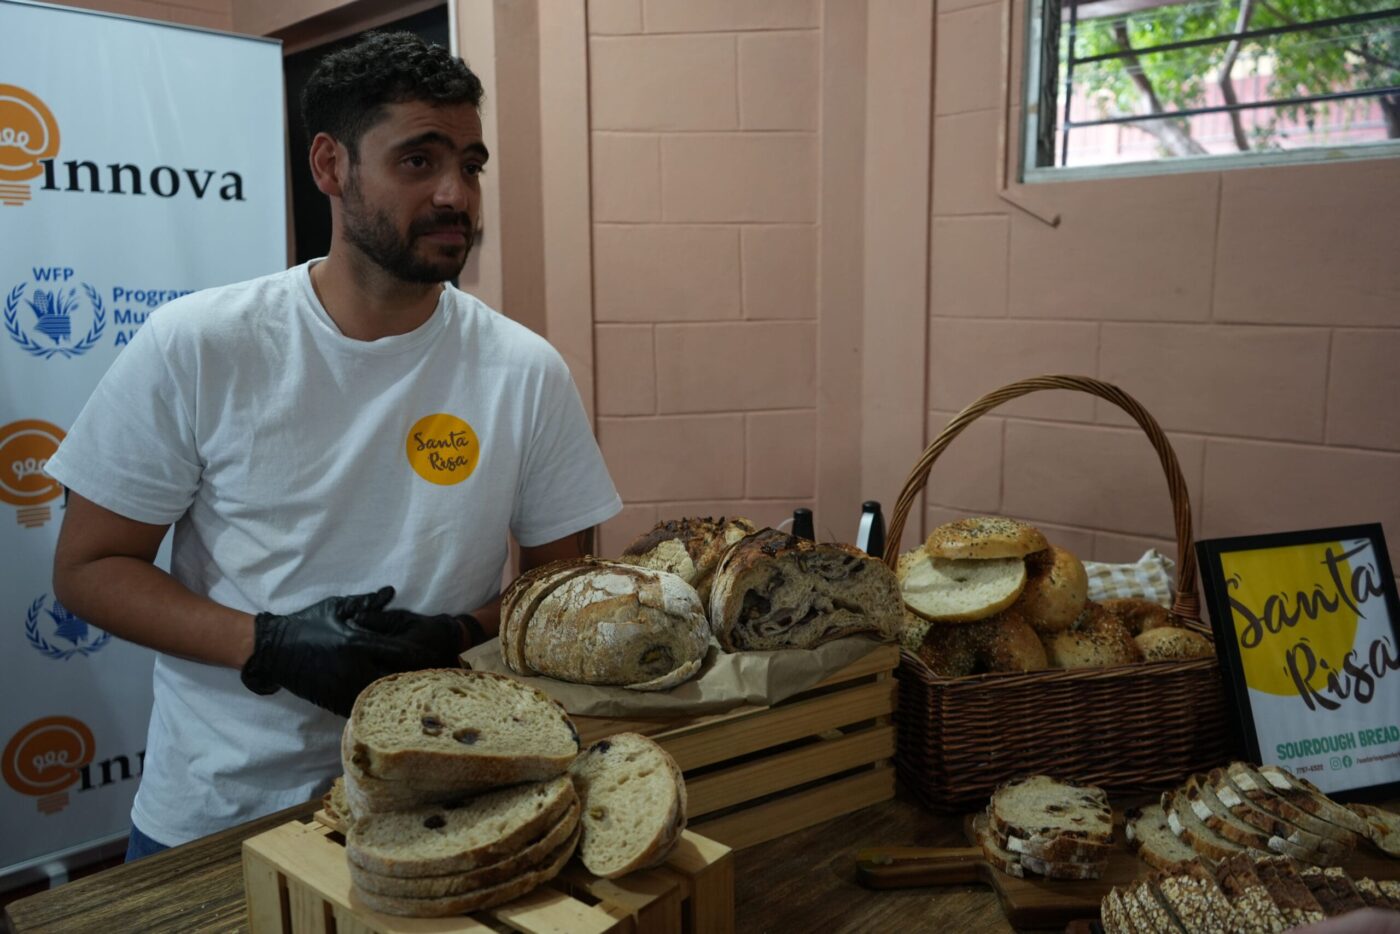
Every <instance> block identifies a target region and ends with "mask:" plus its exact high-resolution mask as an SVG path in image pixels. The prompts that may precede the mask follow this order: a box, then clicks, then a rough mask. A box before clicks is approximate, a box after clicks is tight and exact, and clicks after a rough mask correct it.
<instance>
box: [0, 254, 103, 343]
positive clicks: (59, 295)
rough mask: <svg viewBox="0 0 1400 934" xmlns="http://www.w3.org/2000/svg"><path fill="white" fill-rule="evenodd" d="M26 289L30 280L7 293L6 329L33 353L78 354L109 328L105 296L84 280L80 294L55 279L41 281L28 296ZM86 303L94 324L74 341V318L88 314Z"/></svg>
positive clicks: (17, 341)
mask: <svg viewBox="0 0 1400 934" xmlns="http://www.w3.org/2000/svg"><path fill="white" fill-rule="evenodd" d="M43 271H45V272H47V271H48V270H43ZM64 271H65V272H68V273H70V274H71V272H72V270H64ZM27 289H29V283H27V282H21V283H20V284H19V285H17V286H15V287H14V288H13V289H11V290H10V292H9V294H8V295H6V296H5V331H6V333H8V334H9V335H10V339H11V340H13V341H14V342H15V343H16V344H19V345H20V347H23V348H24V349H25V351H27V352H28V353H29V355H30V356H34V357H39V358H41V359H44V360H47V359H49V358H50V357H78V356H81V355H82V354H85V353H87V352H88V351H89V350H91V349H92V348H93V347H94V346H95V345H96V344H97V342H98V340H100V339H101V337H102V331H103V329H105V328H106V327H107V313H106V310H105V309H103V307H102V296H101V295H99V294H98V293H97V290H96V289H94V288H93V287H92V286H90V285H87V284H86V283H83V284H82V292H81V293H79V291H78V286H69V285H67V283H66V281H63V280H55V281H40V282H39V283H37V284H36V285H35V287H34V288H33V289H32V290H30V291H29V294H27V295H26V294H25V292H26V290H27ZM84 296H85V297H86V302H85V301H84ZM84 306H86V307H87V308H90V309H91V317H92V324H91V326H90V327H89V328H88V329H87V333H86V334H84V335H83V336H82V337H81V338H80V339H78V340H76V341H75V340H74V339H73V330H74V328H73V323H74V322H73V319H74V317H75V316H77V315H78V314H80V313H85V308H84Z"/></svg>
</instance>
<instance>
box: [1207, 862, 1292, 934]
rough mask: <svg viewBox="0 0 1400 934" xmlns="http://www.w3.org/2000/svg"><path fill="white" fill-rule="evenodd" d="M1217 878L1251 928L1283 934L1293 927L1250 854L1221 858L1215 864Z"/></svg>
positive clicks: (1272, 933) (1273, 933)
mask: <svg viewBox="0 0 1400 934" xmlns="http://www.w3.org/2000/svg"><path fill="white" fill-rule="evenodd" d="M1215 879H1216V882H1218V883H1219V884H1220V888H1221V889H1222V890H1223V891H1224V892H1225V894H1226V895H1228V896H1230V900H1231V902H1233V903H1234V905H1235V908H1236V910H1237V911H1238V912H1239V913H1240V915H1241V917H1242V919H1243V920H1244V921H1245V923H1246V924H1247V925H1248V929H1249V930H1260V931H1268V932H1271V934H1281V932H1283V931H1286V930H1288V928H1290V927H1291V926H1292V925H1291V924H1290V923H1289V921H1288V919H1287V918H1286V917H1285V916H1284V914H1283V911H1282V909H1281V908H1280V907H1279V905H1278V904H1277V903H1276V902H1275V901H1274V899H1273V896H1272V895H1270V894H1269V889H1268V887H1267V886H1266V885H1265V884H1264V880H1262V879H1260V878H1259V873H1258V872H1257V871H1256V870H1255V868H1254V861H1253V860H1252V859H1250V858H1249V857H1248V856H1245V855H1243V854H1241V855H1236V856H1232V857H1230V858H1229V859H1226V860H1222V861H1221V862H1220V863H1219V864H1217V865H1216V867H1215Z"/></svg>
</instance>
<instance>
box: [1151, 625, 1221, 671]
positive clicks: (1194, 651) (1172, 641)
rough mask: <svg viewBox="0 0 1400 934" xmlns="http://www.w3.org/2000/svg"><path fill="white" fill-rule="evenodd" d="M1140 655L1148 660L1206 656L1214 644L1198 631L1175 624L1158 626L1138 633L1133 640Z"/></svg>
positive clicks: (1213, 649) (1213, 652)
mask: <svg viewBox="0 0 1400 934" xmlns="http://www.w3.org/2000/svg"><path fill="white" fill-rule="evenodd" d="M1133 641H1134V642H1136V643H1137V647H1138V651H1140V652H1142V657H1143V658H1144V659H1145V660H1146V661H1149V662H1160V661H1165V660H1175V659H1183V658H1206V657H1207V656H1210V655H1214V654H1215V646H1214V645H1212V644H1211V641H1210V640H1209V639H1207V638H1206V637H1205V636H1203V635H1201V634H1200V633H1199V632H1192V631H1191V630H1189V629H1179V628H1177V627H1175V626H1159V627H1158V628H1156V629H1149V630H1147V631H1146V632H1144V633H1140V634H1139V635H1138V636H1137V637H1136V638H1135V639H1134V640H1133Z"/></svg>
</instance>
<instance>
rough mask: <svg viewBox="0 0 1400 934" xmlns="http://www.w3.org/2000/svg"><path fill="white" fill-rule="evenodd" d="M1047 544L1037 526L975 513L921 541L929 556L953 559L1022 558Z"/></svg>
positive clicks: (947, 525)
mask: <svg viewBox="0 0 1400 934" xmlns="http://www.w3.org/2000/svg"><path fill="white" fill-rule="evenodd" d="M1049 547H1050V543H1049V542H1047V541H1046V540H1045V536H1044V535H1042V534H1040V531H1039V530H1038V529H1036V528H1034V527H1033V526H1029V525H1027V524H1026V523H1024V522H1017V521H1016V520H1015V519H1005V518H1002V517H1001V516H974V517H971V518H968V519H958V520H956V521H954V522H948V523H945V524H943V525H940V526H939V527H938V528H936V529H934V530H933V531H932V532H931V533H929V537H928V539H927V540H926V541H925V542H924V548H925V549H926V550H927V551H928V553H929V555H930V556H932V557H934V558H950V559H953V560H983V559H987V558H1024V557H1025V556H1026V555H1029V554H1032V553H1034V552H1037V551H1044V550H1045V549H1046V548H1049Z"/></svg>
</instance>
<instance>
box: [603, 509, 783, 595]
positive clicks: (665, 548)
mask: <svg viewBox="0 0 1400 934" xmlns="http://www.w3.org/2000/svg"><path fill="white" fill-rule="evenodd" d="M757 531H758V526H756V525H754V524H753V523H752V522H750V521H749V520H748V519H744V518H740V517H738V516H735V517H733V518H728V519H726V518H725V517H724V516H720V517H719V518H718V519H714V518H711V517H709V516H703V517H700V516H696V517H693V518H687V519H668V520H666V521H665V522H660V523H657V525H656V527H655V528H653V529H652V530H651V531H650V532H647V533H645V534H644V535H642V536H640V537H639V538H638V539H637V540H636V541H634V542H633V543H632V544H630V545H628V546H627V548H626V549H625V550H624V551H623V552H622V557H621V558H620V559H619V560H620V561H621V562H622V563H624V564H633V565H636V566H637V567H643V568H652V569H653V570H657V571H669V572H670V573H672V574H675V575H676V576H677V577H679V578H681V580H683V581H685V582H686V583H687V584H689V585H690V586H692V587H694V588H695V592H696V593H698V594H699V595H700V602H701V603H702V604H704V606H705V607H706V609H708V608H709V605H710V584H711V582H712V579H713V577H714V573H715V569H716V568H718V567H719V563H720V561H722V560H723V559H724V556H725V553H726V552H728V551H729V549H730V548H732V547H733V546H734V545H736V544H738V543H739V542H740V541H741V540H742V539H743V538H745V537H746V536H749V535H752V534H754V533H755V532H757Z"/></svg>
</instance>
